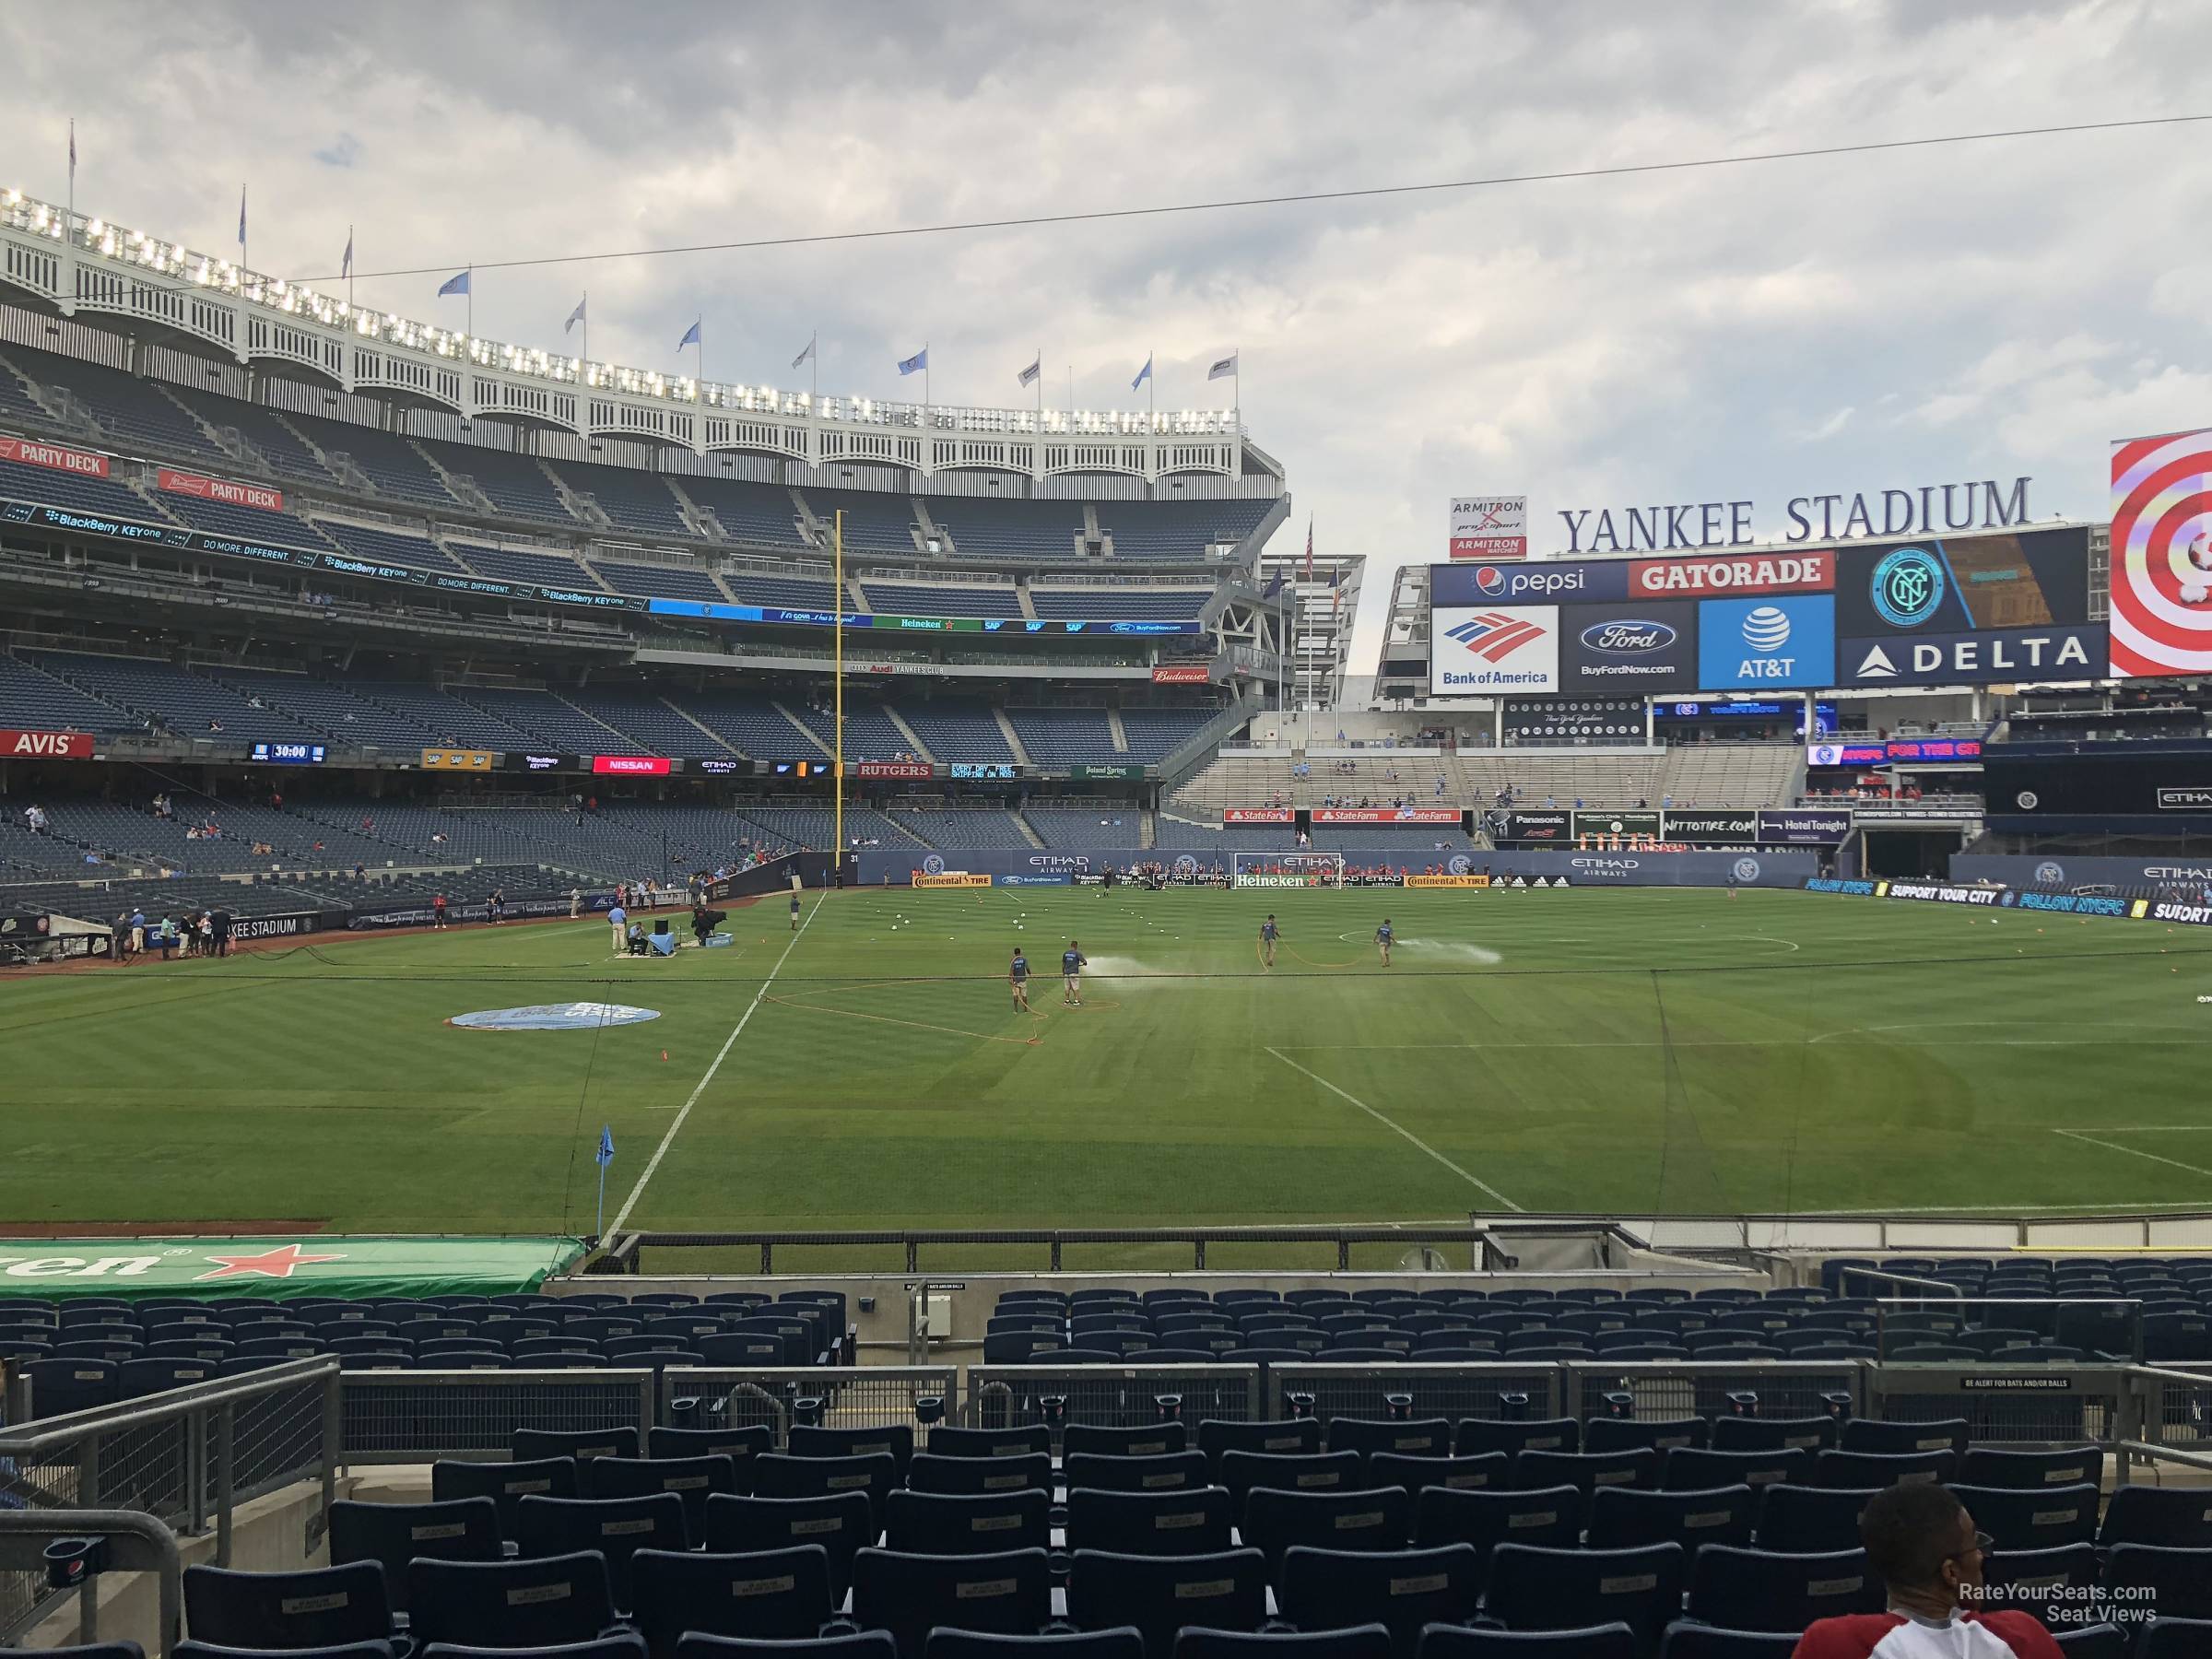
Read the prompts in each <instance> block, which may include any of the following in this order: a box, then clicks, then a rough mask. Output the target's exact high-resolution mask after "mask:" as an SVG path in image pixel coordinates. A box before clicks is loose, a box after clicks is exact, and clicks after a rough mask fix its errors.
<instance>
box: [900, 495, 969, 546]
mask: <svg viewBox="0 0 2212 1659" xmlns="http://www.w3.org/2000/svg"><path fill="white" fill-rule="evenodd" d="M908 500H911V501H912V502H913V504H914V522H915V524H919V525H920V526H921V528H922V550H923V551H924V552H925V553H926V552H927V551H929V544H930V543H931V542H933V541H934V542H936V543H937V544H939V545H940V546H941V547H944V549H945V550H946V551H947V553H957V552H959V548H958V547H954V546H953V545H952V537H951V536H949V535H946V534H945V532H944V531H943V530H942V529H941V528H940V527H939V526H938V524H937V521H936V520H935V519H934V518H932V517H930V516H929V503H928V502H927V501H925V500H923V499H922V498H921V497H920V496H910V497H909V498H908Z"/></svg>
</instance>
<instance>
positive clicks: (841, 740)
mask: <svg viewBox="0 0 2212 1659" xmlns="http://www.w3.org/2000/svg"><path fill="white" fill-rule="evenodd" d="M923 349H924V351H926V350H928V349H929V347H927V346H924V347H923ZM830 559H831V562H832V563H833V564H834V565H835V566H836V571H835V573H834V575H833V577H832V580H831V586H830V602H831V604H832V605H834V606H836V609H835V610H834V611H833V612H832V615H834V616H835V618H837V623H836V626H835V627H834V628H833V629H831V630H830V638H831V641H832V644H831V647H830V657H831V659H832V661H831V665H830V681H831V683H832V684H833V685H834V686H835V688H836V690H835V693H834V695H835V697H836V699H837V709H836V712H835V714H834V716H833V717H832V721H831V729H830V789H831V791H832V792H833V797H834V805H833V806H832V808H831V817H832V819H833V820H834V822H833V828H832V834H833V836H834V840H835V843H836V844H835V845H834V846H832V847H831V848H830V868H831V869H833V870H842V869H843V868H844V867H845V510H844V509H843V508H842V507H840V508H839V509H838V510H837V517H836V518H835V519H834V520H833V521H832V522H831V529H830Z"/></svg>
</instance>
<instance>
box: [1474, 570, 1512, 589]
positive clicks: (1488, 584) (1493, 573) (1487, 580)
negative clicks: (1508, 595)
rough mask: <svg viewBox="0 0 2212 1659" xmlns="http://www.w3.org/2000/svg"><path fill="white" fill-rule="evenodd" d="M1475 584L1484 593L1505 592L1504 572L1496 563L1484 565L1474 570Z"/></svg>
mask: <svg viewBox="0 0 2212 1659" xmlns="http://www.w3.org/2000/svg"><path fill="white" fill-rule="evenodd" d="M1475 585H1476V586H1477V587H1478V588H1480V589H1481V590H1482V591H1483V592H1484V593H1486V594H1502V593H1504V592H1505V572H1504V571H1501V570H1500V569H1499V568H1498V567H1497V566H1496V565H1484V566H1483V567H1482V569H1481V570H1479V571H1476V572H1475Z"/></svg>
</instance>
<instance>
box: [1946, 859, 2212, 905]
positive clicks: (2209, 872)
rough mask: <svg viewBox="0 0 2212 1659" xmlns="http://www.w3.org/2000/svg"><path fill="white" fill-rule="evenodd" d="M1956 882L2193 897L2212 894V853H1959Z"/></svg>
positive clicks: (1953, 871) (1953, 864)
mask: <svg viewBox="0 0 2212 1659" xmlns="http://www.w3.org/2000/svg"><path fill="white" fill-rule="evenodd" d="M1950 870H1951V879H1952V880H1954V881H1994V882H1998V883H2001V884H2002V885H2004V886H2006V887H2008V888H2020V889H2022V890H2023V891H2031V892H2045V893H2142V892H2146V891H2161V890H2162V891H2169V892H2171V891H2180V892H2183V893H2186V894H2187V895H2188V896H2189V897H2190V898H2192V899H2197V898H2201V897H2203V896H2204V895H2205V894H2206V893H2207V892H2212V857H2205V858H2189V857H2184V856H2183V855H2182V854H2180V853H2167V854H2164V855H2162V856H2159V857H2155V858H2111V857H2107V856H2104V855H2102V854H2097V855H2090V854H2079V855H2077V854H2075V853H2050V854H2045V855H2043V856H2041V857H2038V856H2036V855H2035V854H2033V853H1953V854H1952V855H1951V865H1950Z"/></svg>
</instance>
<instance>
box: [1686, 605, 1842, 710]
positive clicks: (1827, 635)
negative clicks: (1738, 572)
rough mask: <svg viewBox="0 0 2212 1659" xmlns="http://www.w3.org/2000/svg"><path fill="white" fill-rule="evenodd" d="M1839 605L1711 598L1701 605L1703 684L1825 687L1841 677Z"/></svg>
mask: <svg viewBox="0 0 2212 1659" xmlns="http://www.w3.org/2000/svg"><path fill="white" fill-rule="evenodd" d="M1835 626H1836V601H1835V598H1834V596H1833V595H1832V594H1819V595H1818V596H1806V597H1800V598H1786V597H1776V598H1772V599H1706V600H1701V601H1700V603H1699V606H1698V685H1699V687H1700V689H1703V690H1707V691H1727V690H1736V689H1744V690H1756V689H1759V688H1765V689H1770V690H1771V689H1774V688H1780V687H1784V686H1825V685H1827V684H1829V683H1830V681H1831V680H1833V679H1834V678H1835V675H1836V638H1835Z"/></svg>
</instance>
